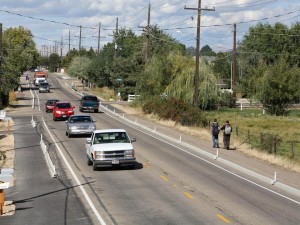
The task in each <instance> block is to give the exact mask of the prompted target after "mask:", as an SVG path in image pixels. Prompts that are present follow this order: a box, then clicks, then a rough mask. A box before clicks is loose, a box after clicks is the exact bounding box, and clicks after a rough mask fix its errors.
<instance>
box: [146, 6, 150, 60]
mask: <svg viewBox="0 0 300 225" xmlns="http://www.w3.org/2000/svg"><path fill="white" fill-rule="evenodd" d="M150 12H151V4H150V3H149V7H148V20H147V44H146V52H145V62H147V60H148V54H149V44H150V43H149V40H150Z"/></svg>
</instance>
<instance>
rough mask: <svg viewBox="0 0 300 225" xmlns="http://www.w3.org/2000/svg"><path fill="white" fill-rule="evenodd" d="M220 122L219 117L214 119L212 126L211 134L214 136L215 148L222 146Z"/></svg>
mask: <svg viewBox="0 0 300 225" xmlns="http://www.w3.org/2000/svg"><path fill="white" fill-rule="evenodd" d="M219 132H220V129H219V123H218V120H217V119H214V122H213V124H212V126H211V136H212V144H213V148H220V147H219Z"/></svg>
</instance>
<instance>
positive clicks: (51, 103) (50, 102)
mask: <svg viewBox="0 0 300 225" xmlns="http://www.w3.org/2000/svg"><path fill="white" fill-rule="evenodd" d="M56 102H58V100H48V101H47V105H54V104H55V103H56Z"/></svg>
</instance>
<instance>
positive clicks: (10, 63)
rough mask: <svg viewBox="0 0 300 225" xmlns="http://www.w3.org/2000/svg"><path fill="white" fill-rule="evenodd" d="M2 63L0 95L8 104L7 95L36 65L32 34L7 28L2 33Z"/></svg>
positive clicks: (4, 102)
mask: <svg viewBox="0 0 300 225" xmlns="http://www.w3.org/2000/svg"><path fill="white" fill-rule="evenodd" d="M2 44H3V61H2V80H1V89H0V95H1V96H2V100H3V99H4V101H2V104H4V105H7V104H8V93H9V92H10V91H12V90H16V89H17V87H18V85H19V77H20V74H22V73H23V72H24V71H26V70H28V69H30V68H32V67H35V66H36V65H37V58H38V53H37V50H36V47H35V43H34V41H33V39H32V34H31V32H30V31H29V30H26V29H25V28H24V27H21V26H20V27H17V28H9V29H7V30H6V31H4V33H3V43H2Z"/></svg>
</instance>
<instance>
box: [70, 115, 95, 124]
mask: <svg viewBox="0 0 300 225" xmlns="http://www.w3.org/2000/svg"><path fill="white" fill-rule="evenodd" d="M69 122H70V123H86V122H93V120H92V118H91V117H90V116H72V117H71V118H70V120H69Z"/></svg>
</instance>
